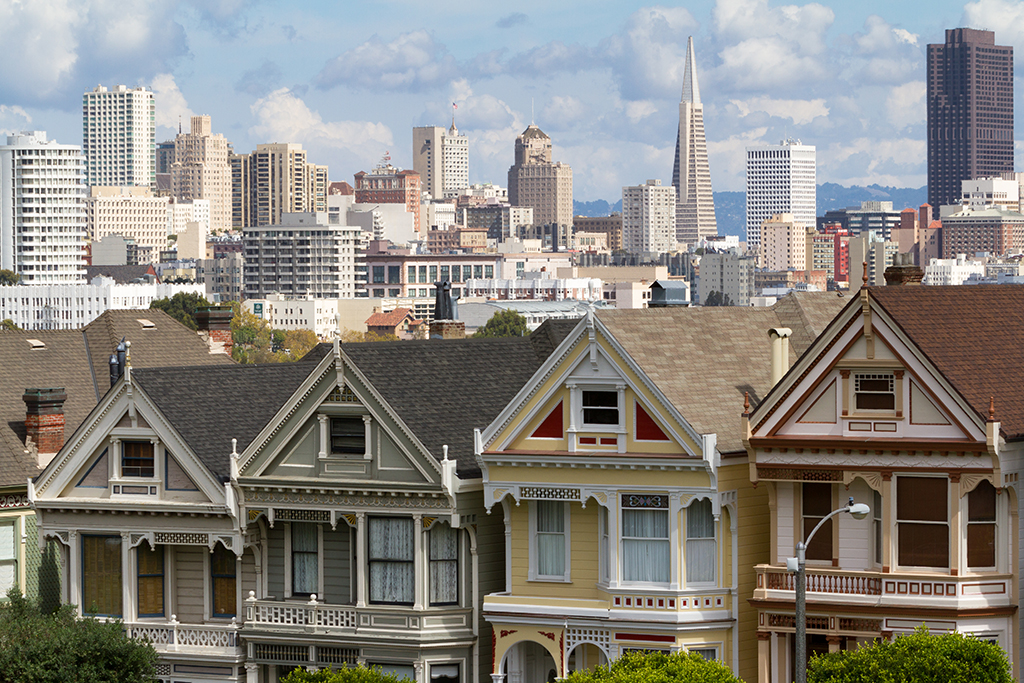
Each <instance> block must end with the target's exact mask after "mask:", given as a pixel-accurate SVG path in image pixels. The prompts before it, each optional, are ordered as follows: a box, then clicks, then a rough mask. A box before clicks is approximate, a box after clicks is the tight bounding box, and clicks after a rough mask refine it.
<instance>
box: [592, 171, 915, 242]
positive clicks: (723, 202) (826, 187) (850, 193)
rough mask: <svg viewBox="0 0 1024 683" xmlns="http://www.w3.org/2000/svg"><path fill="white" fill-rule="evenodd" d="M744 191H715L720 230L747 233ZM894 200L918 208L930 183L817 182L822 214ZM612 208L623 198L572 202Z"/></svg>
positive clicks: (598, 212) (598, 211) (597, 209)
mask: <svg viewBox="0 0 1024 683" xmlns="http://www.w3.org/2000/svg"><path fill="white" fill-rule="evenodd" d="M746 201H747V200H746V193H744V192H715V218H716V219H717V220H718V232H719V234H722V235H739V237H740V239H746V235H747V228H746V222H747V203H746ZM868 201H882V202H892V206H893V208H894V209H897V210H899V209H905V208H907V207H908V206H909V207H911V208H914V209H916V208H917V207H919V206H921V204H924V203H925V202H927V201H928V187H927V186H925V187H918V188H913V187H883V186H882V185H868V186H867V187H864V186H863V185H854V186H853V187H843V186H842V185H837V184H836V183H823V184H821V185H818V215H819V216H823V215H825V212H826V211H828V210H829V209H842V208H845V207H847V206H860V203H861V202H868ZM613 211H619V212H621V211H622V200H621V199H620V200H619V201H617V202H615V203H614V204H609V203H608V202H606V201H605V200H603V199H597V200H595V201H592V202H577V201H574V202H573V212H574V214H575V215H577V216H607V215H608V214H610V213H612V212H613Z"/></svg>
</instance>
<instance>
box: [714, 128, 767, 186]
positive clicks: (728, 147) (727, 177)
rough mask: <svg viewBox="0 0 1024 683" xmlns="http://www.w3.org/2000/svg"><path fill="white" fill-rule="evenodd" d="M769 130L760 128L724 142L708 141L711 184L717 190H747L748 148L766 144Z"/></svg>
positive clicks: (731, 137) (746, 131) (730, 137)
mask: <svg viewBox="0 0 1024 683" xmlns="http://www.w3.org/2000/svg"><path fill="white" fill-rule="evenodd" d="M767 133H768V128H767V127H766V126H760V127H758V128H752V129H750V130H745V131H743V132H741V133H737V134H736V135H731V136H729V137H728V138H726V139H724V140H708V162H709V164H710V166H711V183H712V186H713V187H714V188H715V190H718V191H721V190H731V191H734V192H735V191H739V190H744V189H746V175H747V152H746V148H747V147H751V146H753V145H760V144H764V136H765V135H767Z"/></svg>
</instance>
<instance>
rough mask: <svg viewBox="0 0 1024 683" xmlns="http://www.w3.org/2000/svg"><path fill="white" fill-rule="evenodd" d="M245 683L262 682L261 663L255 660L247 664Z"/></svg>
mask: <svg viewBox="0 0 1024 683" xmlns="http://www.w3.org/2000/svg"><path fill="white" fill-rule="evenodd" d="M245 683H260V665H259V664H256V663H255V662H246V664H245Z"/></svg>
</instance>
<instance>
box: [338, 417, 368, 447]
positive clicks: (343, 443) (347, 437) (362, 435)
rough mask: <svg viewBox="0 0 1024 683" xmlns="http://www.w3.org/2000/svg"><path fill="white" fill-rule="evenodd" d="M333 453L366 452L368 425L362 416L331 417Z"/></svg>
mask: <svg viewBox="0 0 1024 683" xmlns="http://www.w3.org/2000/svg"><path fill="white" fill-rule="evenodd" d="M331 453H355V454H359V455H363V454H364V453H366V426H365V425H364V424H363V418H361V417H335V418H332V419H331Z"/></svg>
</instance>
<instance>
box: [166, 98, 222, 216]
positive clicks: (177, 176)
mask: <svg viewBox="0 0 1024 683" xmlns="http://www.w3.org/2000/svg"><path fill="white" fill-rule="evenodd" d="M173 158H174V161H173V162H172V163H171V167H170V174H171V192H172V193H173V195H174V196H175V197H176V198H178V199H183V200H186V201H190V200H193V199H206V200H208V201H209V202H210V225H209V228H210V232H215V231H218V230H227V229H229V228H230V227H231V166H230V165H229V164H228V141H227V140H226V139H225V138H224V136H223V135H221V134H220V133H217V134H216V135H214V134H213V133H212V131H211V126H210V117H209V116H193V117H192V127H191V129H190V132H188V133H179V134H178V136H177V137H176V138H174V157H173Z"/></svg>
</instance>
